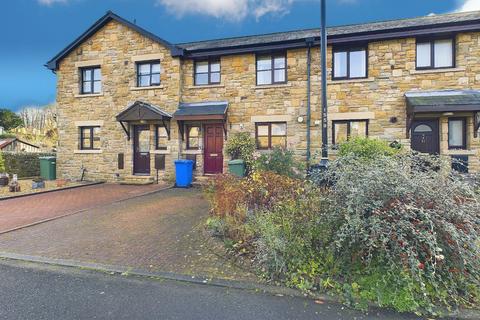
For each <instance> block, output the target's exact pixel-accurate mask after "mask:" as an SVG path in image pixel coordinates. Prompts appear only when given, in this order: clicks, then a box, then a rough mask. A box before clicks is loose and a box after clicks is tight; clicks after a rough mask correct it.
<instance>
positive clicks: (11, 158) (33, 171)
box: [2, 152, 55, 178]
mask: <svg viewBox="0 0 480 320" xmlns="http://www.w3.org/2000/svg"><path fill="white" fill-rule="evenodd" d="M2 154H3V159H4V160H5V171H6V172H7V173H9V174H17V175H18V177H19V178H25V177H37V176H40V160H39V157H45V156H55V153H29V152H21V153H19V152H3V153H2Z"/></svg>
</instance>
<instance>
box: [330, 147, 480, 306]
mask: <svg viewBox="0 0 480 320" xmlns="http://www.w3.org/2000/svg"><path fill="white" fill-rule="evenodd" d="M326 179H327V180H330V181H331V183H330V185H331V189H330V199H331V200H332V201H333V203H334V207H335V210H333V211H331V213H330V216H329V217H330V218H331V219H333V220H334V221H337V222H340V226H339V227H338V229H337V230H336V232H335V235H334V237H333V238H332V240H333V242H332V244H333V247H332V248H333V250H334V255H335V257H336V259H337V261H339V262H340V264H341V265H342V274H343V276H344V280H345V281H346V283H347V284H348V283H350V284H352V283H355V284H356V292H353V294H352V297H353V298H354V300H355V303H361V304H362V305H366V301H375V302H377V303H379V304H380V305H383V306H388V307H394V308H395V309H397V310H399V311H418V310H423V311H425V312H429V313H434V312H435V306H436V305H441V306H446V307H449V308H455V307H458V306H461V305H463V306H472V305H475V304H476V303H477V304H478V303H479V301H480V300H479V298H480V296H479V293H480V292H479V289H478V288H480V242H479V241H478V239H479V237H480V197H479V195H478V194H476V193H475V190H474V185H473V184H472V183H470V182H469V181H468V180H465V179H464V177H462V176H460V175H457V174H455V173H451V171H450V163H449V161H448V159H443V158H439V157H435V156H429V155H415V154H402V155H397V156H394V157H391V156H381V155H379V156H378V157H376V158H374V159H371V161H369V162H365V161H363V160H362V159H360V158H357V157H355V155H349V156H345V157H341V158H339V159H338V160H336V161H334V162H333V163H332V165H331V167H330V168H329V170H328V171H327V173H326ZM332 248H331V249H332ZM393 297H394V298H393Z"/></svg>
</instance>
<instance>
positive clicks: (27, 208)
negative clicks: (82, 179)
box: [0, 184, 165, 233]
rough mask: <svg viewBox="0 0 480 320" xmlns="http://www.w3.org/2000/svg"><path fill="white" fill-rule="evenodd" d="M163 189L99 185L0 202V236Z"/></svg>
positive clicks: (160, 186)
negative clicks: (52, 219) (31, 225)
mask: <svg viewBox="0 0 480 320" xmlns="http://www.w3.org/2000/svg"><path fill="white" fill-rule="evenodd" d="M160 188H165V185H147V186H127V185H116V184H100V185H93V186H86V187H80V188H75V189H66V190H60V191H55V192H49V193H42V194H37V195H32V196H27V197H21V198H15V199H7V200H1V201H0V233H1V232H4V231H7V230H11V229H14V228H18V227H20V226H24V225H28V224H32V223H35V222H38V221H42V220H46V219H51V218H54V217H58V216H63V215H66V214H69V213H73V212H78V211H80V210H85V209H89V208H94V207H97V206H101V205H105V204H108V203H112V202H114V201H118V200H121V199H125V198H130V197H133V196H136V195H140V194H143V193H147V192H150V191H154V190H157V189H160Z"/></svg>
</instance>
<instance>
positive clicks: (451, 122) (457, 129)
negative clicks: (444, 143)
mask: <svg viewBox="0 0 480 320" xmlns="http://www.w3.org/2000/svg"><path fill="white" fill-rule="evenodd" d="M466 126H467V121H466V119H465V118H450V119H448V148H449V149H467V130H466Z"/></svg>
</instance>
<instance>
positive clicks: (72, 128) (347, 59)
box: [46, 12, 480, 181]
mask: <svg viewBox="0 0 480 320" xmlns="http://www.w3.org/2000/svg"><path fill="white" fill-rule="evenodd" d="M319 43H320V31H319V30H318V29H312V30H299V31H291V32H280V33H273V34H264V35H256V36H247V37H237V38H227V39H219V40H210V41H200V42H192V43H180V44H171V43H169V42H167V41H166V40H163V39H162V38H160V37H158V36H157V35H155V34H153V33H150V32H148V31H146V30H144V29H142V28H140V27H139V26H137V25H136V24H133V23H130V22H128V21H126V20H125V19H123V18H121V17H119V16H117V15H116V14H114V13H112V12H108V13H107V14H106V15H105V16H103V17H102V18H101V19H100V20H98V21H97V22H96V23H95V24H94V25H93V26H92V27H90V28H89V29H88V30H87V31H85V33H83V34H82V35H81V36H80V37H79V38H78V39H76V40H75V41H74V42H73V43H71V44H70V45H69V46H68V47H66V48H65V49H64V50H63V51H61V52H60V53H58V54H57V55H56V56H55V57H54V58H53V59H52V60H51V61H49V62H48V63H47V65H46V66H47V67H48V68H49V69H51V70H52V71H53V72H55V73H56V74H57V78H58V84H57V104H58V124H59V138H60V139H59V145H58V160H57V165H58V176H59V177H62V178H70V179H78V178H79V177H80V175H81V171H82V170H85V175H86V177H87V179H92V180H99V179H103V180H108V181H122V180H132V181H137V180H140V181H142V179H145V181H152V180H154V179H155V177H156V175H157V173H159V176H160V177H162V176H164V175H169V174H171V173H172V172H173V162H174V160H175V159H179V158H180V159H185V158H187V159H192V160H195V161H196V169H195V172H196V174H197V175H204V174H215V173H220V172H224V171H225V170H226V163H227V161H228V160H229V159H228V155H227V154H226V153H225V151H224V150H225V149H224V146H225V143H226V141H227V140H228V139H229V137H230V136H231V135H232V133H234V132H241V131H245V132H249V133H250V134H251V135H252V137H255V139H256V142H257V147H258V149H260V150H268V149H271V148H272V147H274V146H282V147H287V148H290V149H292V150H294V151H295V154H296V155H297V156H298V158H299V159H302V160H304V161H311V163H317V162H318V161H319V160H320V159H319V158H318V155H319V153H320V149H321V132H322V123H321V105H320V100H321V99H320V87H321V86H320V72H321V70H320V50H319V46H320V44H319ZM328 44H329V46H328V61H327V66H328V67H327V70H325V71H326V72H327V73H328V79H329V80H328V102H329V106H328V133H329V135H328V139H329V145H330V147H332V146H335V145H336V144H338V143H339V142H341V141H344V140H345V139H348V137H354V136H369V137H375V138H381V139H385V140H387V141H390V142H398V143H401V144H402V145H404V146H406V147H407V148H409V147H411V148H413V149H415V150H418V151H422V152H428V153H439V154H444V155H448V156H451V157H453V158H456V159H459V160H461V161H462V163H464V165H465V166H463V167H461V166H460V167H461V168H458V169H462V170H468V171H470V172H477V171H480V161H479V151H480V139H479V138H478V129H479V123H480V117H479V114H480V91H478V90H480V12H469V13H458V14H447V15H437V16H428V17H421V18H414V19H405V20H396V21H385V22H374V23H366V24H360V25H348V26H339V27H331V28H329V29H328ZM333 149H334V148H333ZM262 152H263V151H262ZM330 153H331V154H332V155H333V156H334V154H335V151H334V150H332V151H331V152H330Z"/></svg>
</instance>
